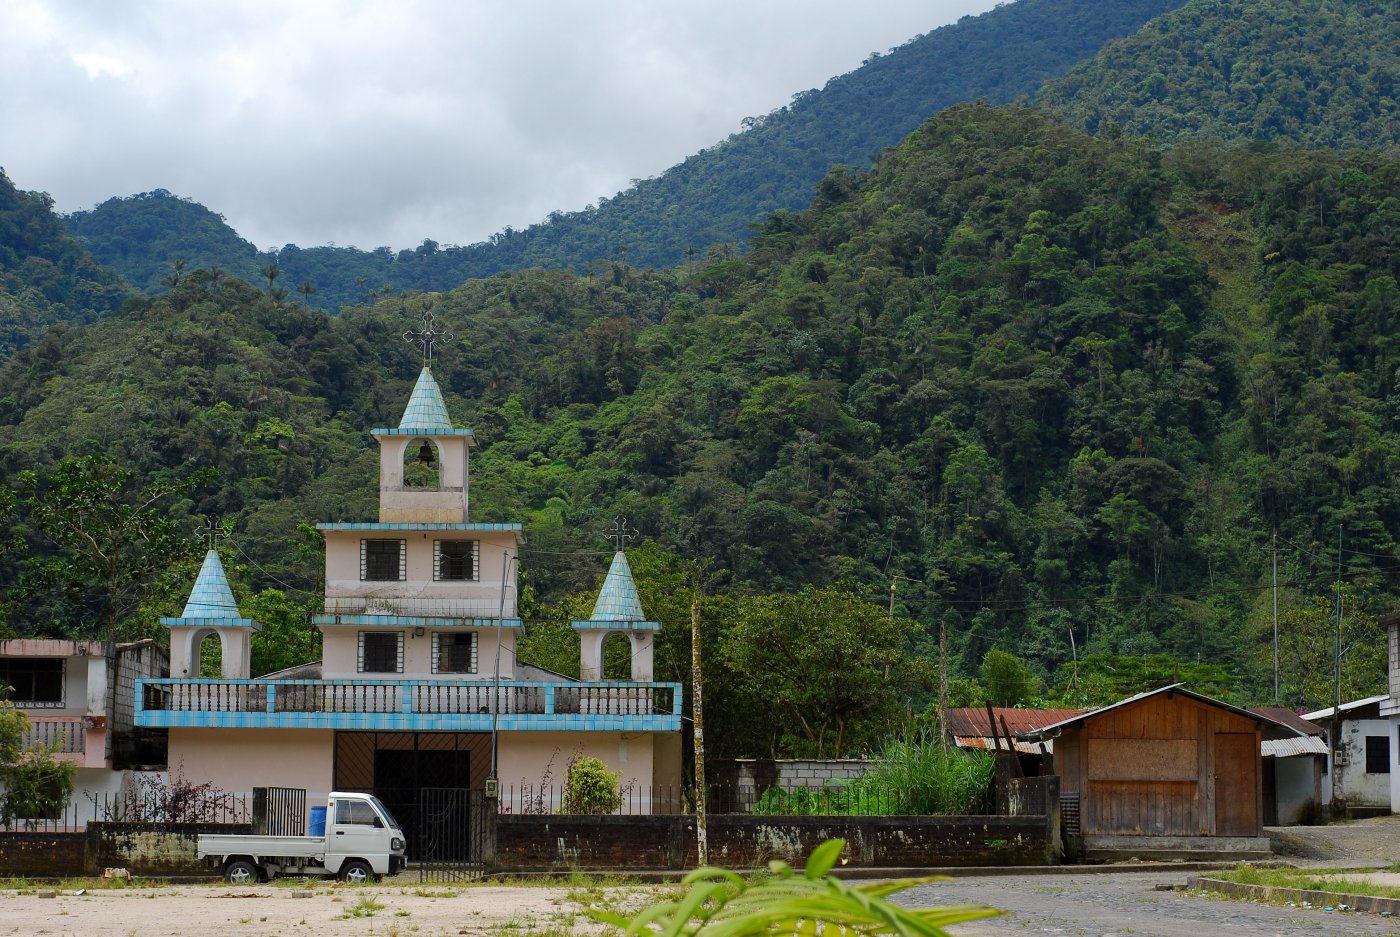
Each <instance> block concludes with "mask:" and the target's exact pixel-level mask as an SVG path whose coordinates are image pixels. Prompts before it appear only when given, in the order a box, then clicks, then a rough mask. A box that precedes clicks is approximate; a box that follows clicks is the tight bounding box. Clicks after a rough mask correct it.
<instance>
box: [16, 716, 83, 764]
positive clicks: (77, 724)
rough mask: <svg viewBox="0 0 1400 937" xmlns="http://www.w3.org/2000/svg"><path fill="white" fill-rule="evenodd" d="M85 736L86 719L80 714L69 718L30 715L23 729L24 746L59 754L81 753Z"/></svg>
mask: <svg viewBox="0 0 1400 937" xmlns="http://www.w3.org/2000/svg"><path fill="white" fill-rule="evenodd" d="M86 738H87V721H86V720H85V719H83V718H82V717H81V716H75V717H73V718H71V719H65V718H61V717H51V716H30V717H29V727H28V728H26V729H25V730H24V747H25V748H34V747H39V748H45V749H48V750H49V751H52V752H55V753H57V754H60V755H81V754H82V753H83V751H84V749H85V747H86V746H85V744H84V743H85V740H86Z"/></svg>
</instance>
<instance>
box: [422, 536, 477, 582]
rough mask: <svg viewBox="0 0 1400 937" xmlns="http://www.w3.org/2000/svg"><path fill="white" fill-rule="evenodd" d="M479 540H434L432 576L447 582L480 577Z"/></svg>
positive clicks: (473, 579) (474, 579) (472, 580)
mask: <svg viewBox="0 0 1400 937" xmlns="http://www.w3.org/2000/svg"><path fill="white" fill-rule="evenodd" d="M480 560H481V541H479V540H434V541H433V578H434V579H437V580H439V581H447V582H464V581H471V582H475V581H476V580H478V579H480V578H481V563H480Z"/></svg>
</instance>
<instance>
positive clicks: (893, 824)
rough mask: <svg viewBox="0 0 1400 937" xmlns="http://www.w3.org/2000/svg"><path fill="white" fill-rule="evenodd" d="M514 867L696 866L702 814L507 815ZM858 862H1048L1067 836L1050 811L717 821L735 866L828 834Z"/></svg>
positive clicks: (725, 859) (720, 840)
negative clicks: (1058, 832) (1058, 835)
mask: <svg viewBox="0 0 1400 937" xmlns="http://www.w3.org/2000/svg"><path fill="white" fill-rule="evenodd" d="M496 830H497V838H496V861H497V863H498V864H499V867H500V868H501V869H502V870H505V871H519V872H524V871H569V870H574V869H580V870H600V871H601V870H612V869H630V870H633V871H636V870H641V869H680V868H689V867H693V866H694V865H695V859H696V850H695V818H694V817H616V816H607V817H560V816H553V817H552V816H511V815H502V816H500V817H498V818H497V827H496ZM838 837H839V838H841V839H844V840H846V852H845V854H844V856H843V858H844V859H845V860H846V864H847V865H848V866H855V867H866V868H892V867H915V868H919V867H937V866H967V867H976V866H999V865H1003V866H1004V865H1047V864H1050V863H1052V862H1053V861H1054V860H1055V857H1056V855H1057V853H1058V842H1057V841H1053V840H1052V839H1051V831H1050V823H1049V819H1048V818H1047V817H1035V816H1021V817H755V816H741V815H734V814H726V815H717V816H712V817H710V820H709V824H708V840H709V846H710V861H711V862H712V863H716V864H722V865H727V866H732V867H735V868H755V867H760V866H762V865H764V864H766V863H767V862H769V861H770V860H773V859H782V860H784V861H786V862H788V863H790V864H792V865H793V866H795V867H796V866H800V865H801V864H802V863H804V862H805V861H806V857H807V856H808V854H810V853H811V851H812V850H813V849H815V848H816V847H817V846H818V845H820V844H821V843H823V842H825V841H826V840H828V839H833V838H838Z"/></svg>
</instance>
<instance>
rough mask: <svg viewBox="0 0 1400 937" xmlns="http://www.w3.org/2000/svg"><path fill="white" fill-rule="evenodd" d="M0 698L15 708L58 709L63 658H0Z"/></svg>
mask: <svg viewBox="0 0 1400 937" xmlns="http://www.w3.org/2000/svg"><path fill="white" fill-rule="evenodd" d="M6 687H10V690H9V693H8V695H6V691H5V688H6ZM0 699H9V700H10V702H12V703H14V704H15V705H16V706H25V707H40V706H62V705H63V658H61V657H0Z"/></svg>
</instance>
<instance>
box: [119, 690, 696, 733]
mask: <svg viewBox="0 0 1400 937" xmlns="http://www.w3.org/2000/svg"><path fill="white" fill-rule="evenodd" d="M136 725H137V726H140V727H143V728H175V727H220V728H244V729H342V730H374V731H395V732H408V731H416V732H432V731H451V732H489V731H491V730H492V729H497V730H500V731H502V732H507V731H510V732H517V731H522V730H527V731H528V730H533V731H556V732H557V731H584V732H608V731H613V732H619V731H620V732H674V731H677V730H679V729H680V726H681V686H680V684H679V683H630V682H621V681H608V682H599V683H573V682H560V683H527V682H520V681H506V680H503V681H501V682H500V683H499V684H496V683H493V682H491V681H465V680H175V679H160V680H155V679H150V680H138V681H137V683H136Z"/></svg>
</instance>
